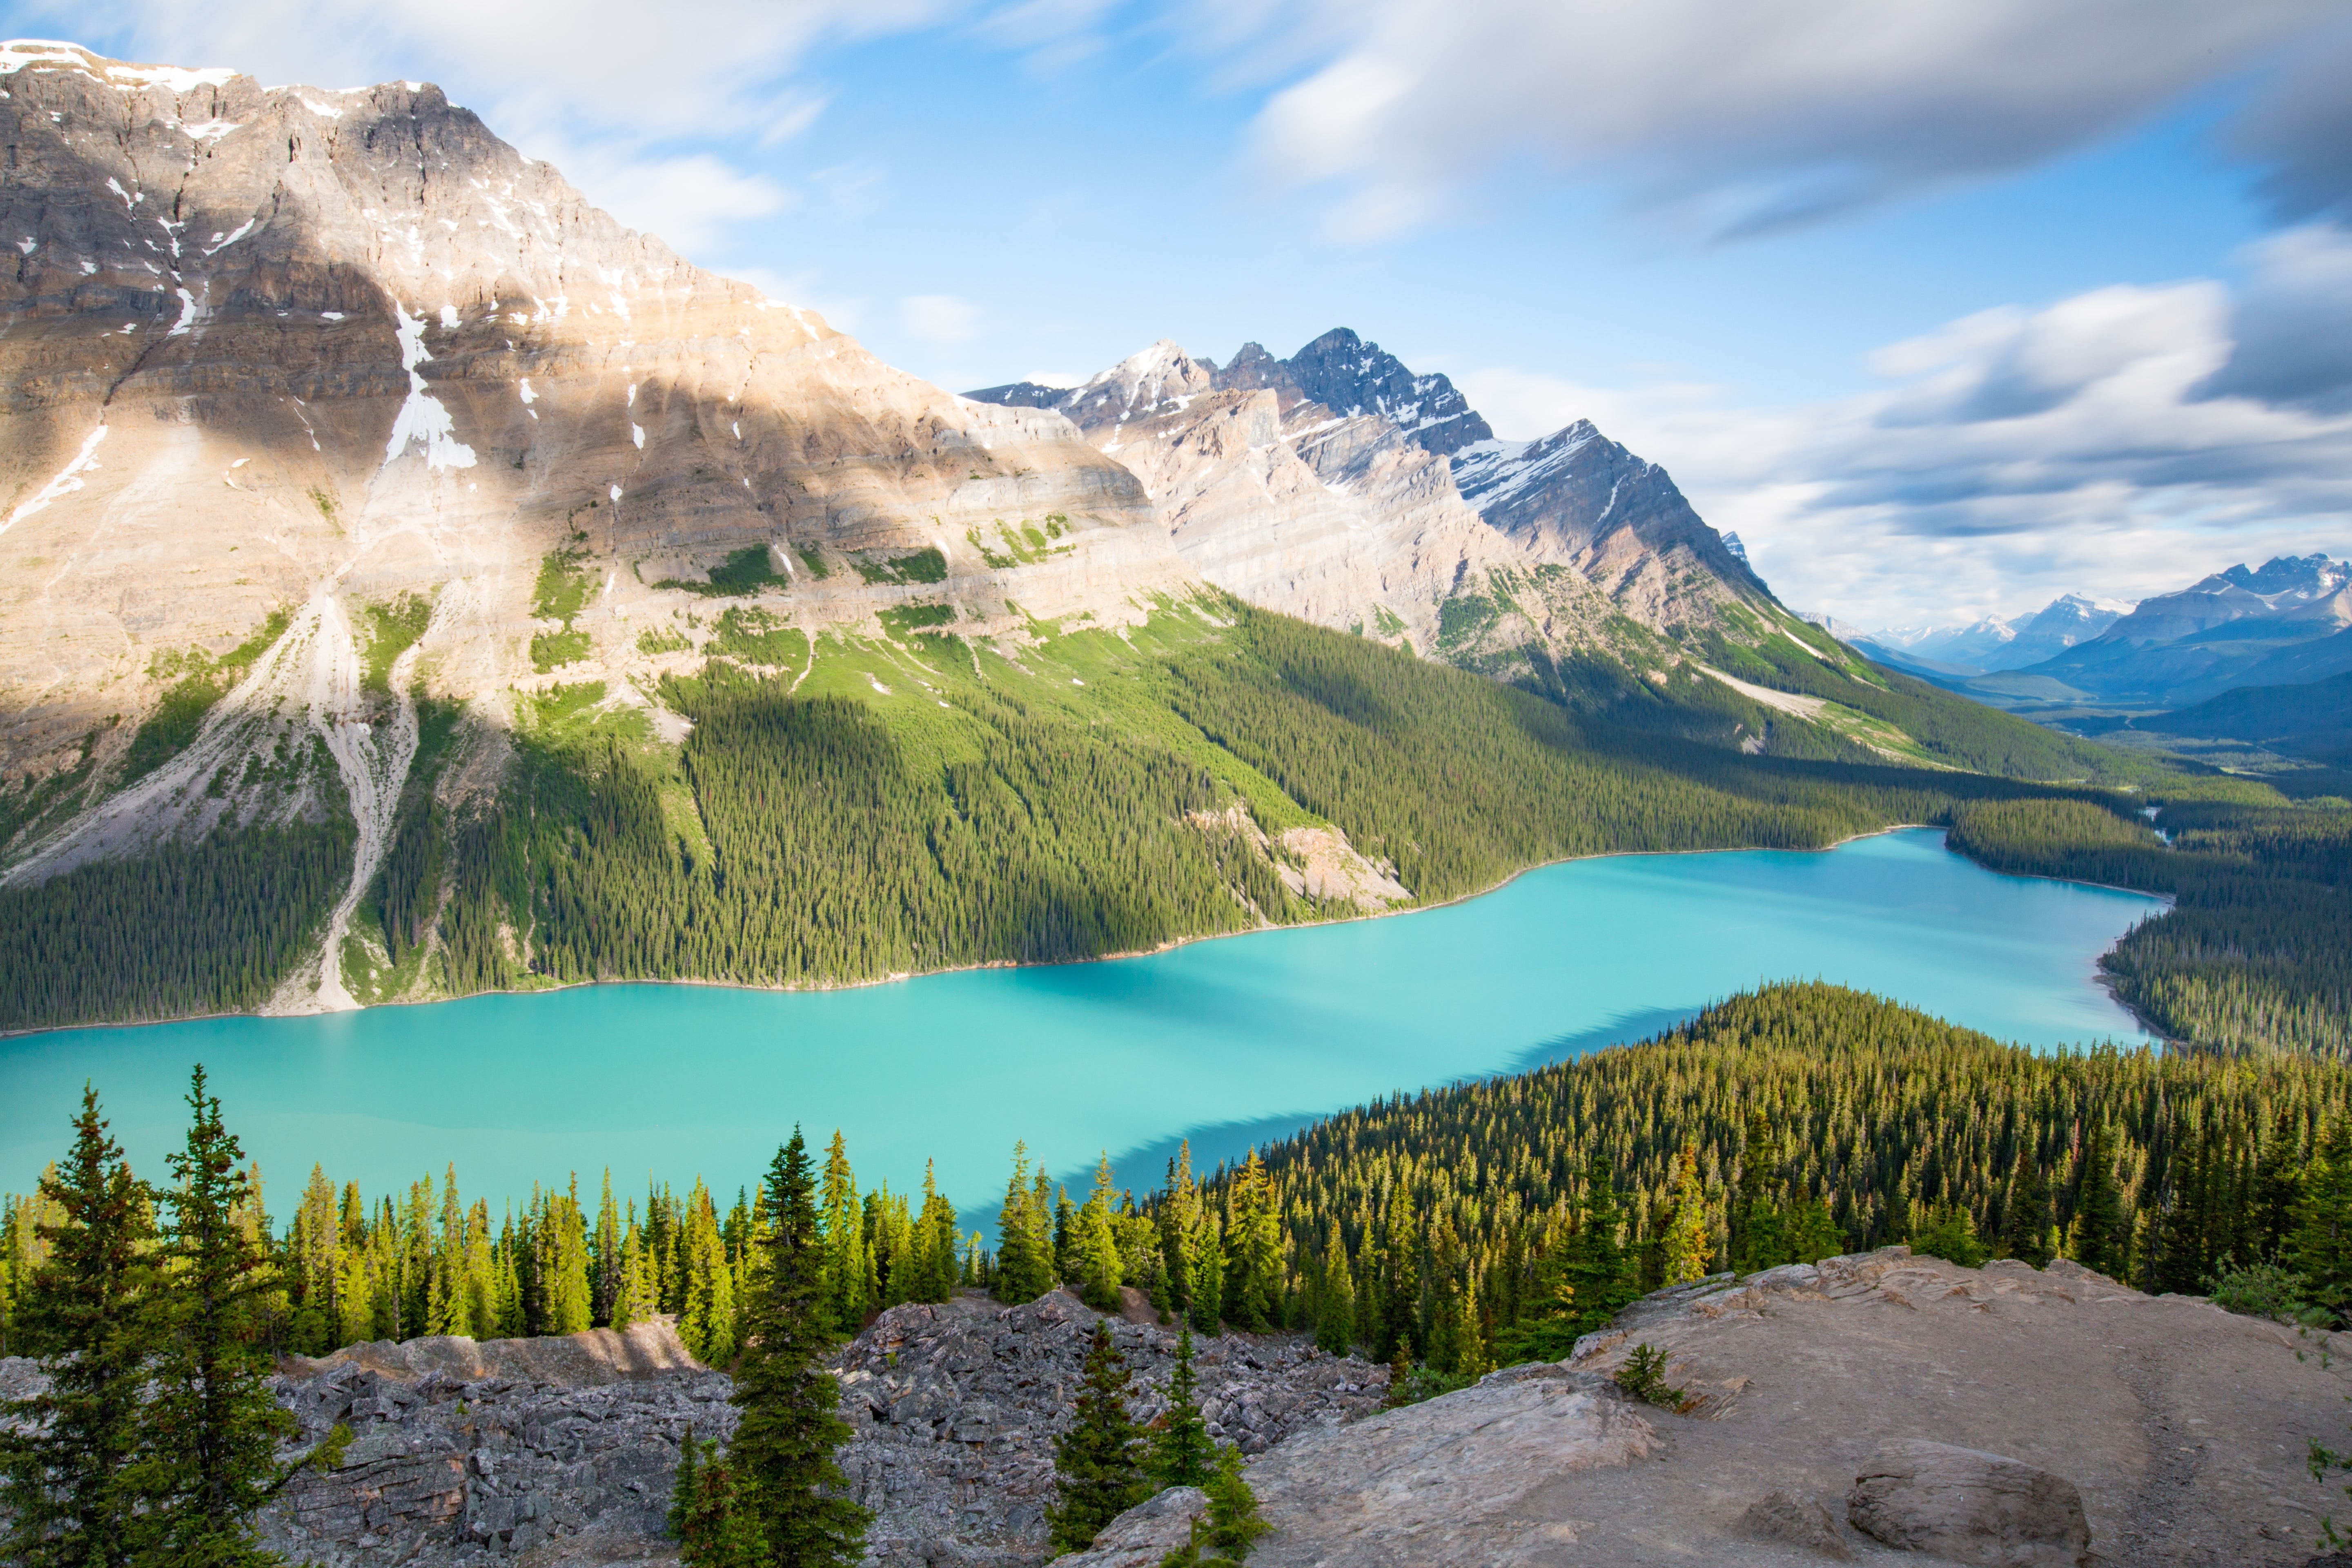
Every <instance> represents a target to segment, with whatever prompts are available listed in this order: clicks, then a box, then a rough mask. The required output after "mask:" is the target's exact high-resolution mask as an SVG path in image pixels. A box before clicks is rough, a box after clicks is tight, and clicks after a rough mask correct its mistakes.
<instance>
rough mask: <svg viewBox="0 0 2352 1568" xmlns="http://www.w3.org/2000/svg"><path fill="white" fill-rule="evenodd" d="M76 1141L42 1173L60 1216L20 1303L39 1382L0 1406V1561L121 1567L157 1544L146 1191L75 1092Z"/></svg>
mask: <svg viewBox="0 0 2352 1568" xmlns="http://www.w3.org/2000/svg"><path fill="white" fill-rule="evenodd" d="M73 1125H74V1142H73V1149H72V1152H70V1153H68V1155H67V1157H66V1162H65V1164H64V1166H63V1167H62V1168H61V1169H60V1170H58V1171H57V1172H56V1173H54V1174H52V1175H47V1176H44V1177H43V1178H42V1180H41V1196H42V1197H43V1198H44V1199H45V1200H47V1201H48V1202H50V1203H53V1204H55V1205H57V1207H58V1211H59V1213H60V1215H61V1219H60V1222H59V1223H58V1224H56V1225H45V1226H41V1227H40V1239H41V1240H42V1242H43V1243H44V1244H46V1245H47V1247H48V1249H49V1256H48V1258H47V1260H46V1261H45V1262H44V1263H43V1264H42V1265H41V1267H40V1268H37V1270H35V1272H34V1274H33V1278H32V1282H31V1285H30V1288H29V1289H27V1290H26V1292H25V1298H24V1301H23V1303H22V1307H21V1309H20V1310H21V1315H22V1317H23V1319H24V1321H25V1325H26V1329H27V1330H28V1331H30V1332H31V1333H32V1334H33V1335H34V1336H35V1337H36V1338H37V1341H38V1342H40V1343H42V1344H43V1345H45V1346H47V1347H49V1349H48V1353H46V1354H44V1355H43V1356H42V1357H41V1370H42V1371H43V1372H44V1373H47V1376H48V1379H49V1386H48V1388H47V1391H46V1392H44V1393H40V1394H34V1395H33V1396H31V1397H30V1398H27V1399H22V1400H16V1401H12V1402H11V1403H9V1404H8V1405H5V1406H0V1416H5V1417H6V1418H7V1420H5V1421H0V1513H4V1514H5V1516H6V1517H7V1520H8V1533H7V1535H6V1537H5V1542H0V1544H5V1552H0V1560H5V1561H6V1562H7V1563H11V1564H16V1565H18V1568H126V1565H128V1564H130V1563H132V1562H134V1561H135V1560H138V1559H139V1558H141V1557H142V1554H143V1553H144V1552H146V1551H147V1550H148V1549H149V1547H150V1546H151V1545H152V1530H151V1529H150V1528H149V1523H148V1521H147V1518H146V1513H147V1509H148V1506H149V1504H150V1502H151V1501H152V1497H151V1496H150V1495H148V1493H147V1489H146V1488H145V1487H143V1486H142V1477H141V1475H140V1474H139V1468H140V1467H139V1458H140V1455H141V1450H142V1447H143V1444H144V1438H145V1430H144V1425H145V1412H144V1409H143V1401H142V1394H143V1393H144V1390H145V1385H146V1382H147V1378H148V1374H149V1372H150V1363H151V1362H152V1356H153V1353H154V1350H155V1342H154V1341H155V1336H154V1317H153V1311H152V1300H151V1298H152V1291H153V1289H154V1281H153V1264H152V1257H151V1255H150V1249H149V1243H150V1241H151V1240H152V1226H151V1222H150V1218H149V1204H148V1196H147V1194H146V1192H145V1190H144V1188H143V1187H142V1184H141V1183H139V1182H138V1181H137V1180H136V1179H135V1178H133V1177H132V1175H131V1170H130V1167H129V1166H127V1165H125V1164H124V1163H122V1150H121V1146H120V1145H119V1144H117V1143H116V1142H114V1140H113V1139H112V1138H110V1137H109V1136H108V1135H107V1131H106V1129H107V1123H106V1121H105V1119H104V1118H102V1117H101V1116H100V1115H99V1107H98V1091H97V1090H96V1089H91V1088H89V1086H87V1085H85V1086H84V1087H83V1089H82V1097H81V1114H80V1115H79V1117H77V1118H75V1120H74V1124H73Z"/></svg>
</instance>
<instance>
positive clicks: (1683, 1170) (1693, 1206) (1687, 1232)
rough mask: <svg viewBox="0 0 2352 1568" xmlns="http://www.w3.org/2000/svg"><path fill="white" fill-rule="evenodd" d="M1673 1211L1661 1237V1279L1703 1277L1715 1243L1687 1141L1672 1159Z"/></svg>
mask: <svg viewBox="0 0 2352 1568" xmlns="http://www.w3.org/2000/svg"><path fill="white" fill-rule="evenodd" d="M1673 1203H1674V1212H1673V1215H1672V1217H1671V1218H1669V1219H1668V1220H1667V1222H1666V1228H1665V1234H1664V1237H1662V1238H1661V1245H1660V1252H1659V1263H1660V1267H1661V1268H1662V1270H1663V1272H1662V1274H1661V1277H1660V1278H1661V1282H1662V1283H1664V1284H1666V1285H1685V1284H1688V1283H1689V1282H1690V1281H1692V1280H1694V1279H1705V1278H1706V1272H1707V1268H1708V1267H1709V1265H1711V1264H1712V1263H1713V1262H1714V1261H1715V1244H1714V1243H1713V1241H1711V1240H1710V1239H1709V1238H1708V1236H1707V1230H1706V1189H1705V1188H1704V1187H1702V1186H1701V1185H1700V1184H1699V1179H1698V1151H1697V1149H1696V1148H1695V1147H1693V1146H1692V1145H1690V1144H1687V1143H1685V1145H1683V1152H1681V1153H1680V1154H1679V1155H1677V1156H1676V1157H1675V1176H1674V1184H1673Z"/></svg>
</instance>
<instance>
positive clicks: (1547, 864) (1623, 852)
mask: <svg viewBox="0 0 2352 1568" xmlns="http://www.w3.org/2000/svg"><path fill="white" fill-rule="evenodd" d="M1918 829H1931V830H1934V831H1937V832H1940V833H1944V834H1945V835H1946V836H1947V837H1946V853H1948V854H1959V851H1958V850H1955V849H1952V848H1951V847H1949V833H1950V830H1949V829H1948V828H1946V827H1943V826H1939V825H1938V824H1936V823H1932V822H1890V823H1888V824H1886V825H1885V826H1883V827H1874V828H1871V829H1868V830H1867V831H1864V832H1861V833H1849V834H1847V835H1846V836H1845V837H1843V838H1840V839H1837V840H1836V841H1834V842H1832V843H1829V844H1824V845H1822V846H1821V847H1819V848H1812V849H1781V848H1774V847H1769V846H1763V845H1744V846H1742V845H1725V846H1722V847H1717V848H1713V849H1611V850H1605V851H1603V852H1601V853H1600V854H1598V855H1563V856H1561V857H1559V858H1558V859H1554V860H1542V861H1538V862H1537V863H1535V864H1534V865H1530V866H1522V867H1520V868H1518V869H1517V870H1516V871H1513V872H1511V873H1510V874H1509V875H1508V876H1506V877H1504V878H1502V879H1499V880H1497V881H1496V882H1494V883H1491V884H1489V885H1488V886H1486V887H1484V888H1480V889H1475V891H1472V892H1467V893H1457V894H1455V895H1454V897H1452V898H1450V899H1444V900H1439V901H1438V902H1436V903H1414V904H1412V905H1409V906H1407V907H1405V908H1402V909H1397V908H1390V909H1383V910H1364V911H1362V912H1360V913H1358V914H1353V915H1348V916H1344V917H1341V918H1339V919H1337V920H1315V921H1302V922H1301V923H1299V924H1297V925H1288V926H1279V925H1263V926H1258V927H1256V928H1255V929H1253V930H1249V931H1203V932H1202V933H1201V934H1199V935H1197V936H1184V937H1177V938H1174V939H1173V940H1171V941H1169V942H1161V943H1160V945H1158V946H1157V947H1149V948H1132V949H1129V950H1128V951H1125V952H1099V953H1095V954H1093V955H1091V956H1089V957H1086V958H1057V959H1049V960H1040V961H1035V962H1028V963H1024V962H1023V961H1021V960H1018V959H1009V958H1000V959H990V960H988V961H986V962H984V963H959V964H954V965H950V966H948V967H944V968H940V969H919V970H909V971H907V972H905V973H898V974H884V975H877V976H875V977H874V978H872V979H870V980H830V981H819V982H814V983H804V984H791V985H762V984H758V983H757V982H753V981H744V980H717V979H711V978H709V977H706V976H700V975H670V976H640V977H632V978H627V979H612V980H570V981H561V982H556V983H552V984H545V985H533V986H529V987H524V988H509V989H505V990H491V991H473V992H468V993H467V994H464V995H462V996H431V997H420V998H416V999H414V1000H395V1001H389V1002H374V1003H369V1004H367V1005H363V1006H359V1007H353V1008H350V1009H344V1008H320V1010H319V1011H317V1012H314V1013H277V1014H272V1013H258V1012H247V1013H186V1014H180V1015H177V1016H172V1017H167V1018H134V1019H114V1020H94V1021H92V1022H89V1023H79V1024H51V1025H46V1026H42V1027H40V1028H37V1029H5V1030H0V1040H15V1039H24V1038H27V1037H34V1036H39V1035H63V1034H68V1033H72V1032H76V1031H80V1030H87V1029H144V1028H151V1027H153V1026H159V1025H164V1024H204V1023H211V1022H214V1021H216V1020H226V1019H232V1018H255V1019H270V1018H287V1019H296V1018H322V1017H329V1016H334V1015H337V1014H340V1013H342V1012H345V1011H349V1012H352V1013H366V1012H373V1011H375V1010H376V1009H378V1008H383V1007H436V1006H440V1005H444V1004H446V1003H451V1002H471V1001H475V1000H477V999H478V998H481V997H488V996H544V995H552V994H556V993H558V992H563V991H579V990H585V989H589V988H592V987H594V986H599V985H680V986H712V987H717V988H719V989H721V990H729V991H756V992H762V993H766V994H777V995H793V994H818V993H824V992H831V991H862V990H866V989H868V988H870V987H873V986H877V985H899V984H906V983H908V982H909V981H915V980H929V979H931V978H934V977H935V976H940V975H948V974H972V973H980V972H982V971H985V970H991V969H1056V968H1063V967H1067V966H1073V965H1076V964H1085V963H1122V962H1125V961H1128V960H1131V959H1138V958H1156V957H1158V956H1160V954H1162V953H1167V952H1175V951H1176V950H1177V949H1179V948H1184V947H1192V946H1194V945H1196V944H1199V943H1202V942H1227V941H1231V940H1234V939H1235V938H1239V937H1252V936H1266V935H1271V934H1273V933H1275V932H1278V931H1312V930H1316V929H1318V928H1320V927H1325V926H1342V925H1353V924H1356V923H1358V922H1360V921H1378V920H1391V919H1397V918H1402V917H1405V916H1411V915H1419V914H1428V913H1432V912H1433V911H1435V910H1445V909H1452V908H1454V906H1456V905H1459V904H1466V903H1469V902H1471V901H1472V900H1476V899H1483V898H1486V897H1488V896H1489V895H1491V894H1495V893H1499V892H1501V891H1502V890H1503V889H1506V888H1507V887H1509V886H1511V885H1512V884H1513V883H1514V882H1517V881H1518V880H1519V879H1521V878H1523V877H1529V876H1533V875H1534V874H1536V873H1537V872H1538V871H1548V870H1550V869H1551V868H1554V867H1558V866H1572V865H1577V864H1580V863H1581V862H1584V861H1588V860H1631V859H1650V858H1668V857H1679V856H1690V855H1828V854H1831V853H1833V852H1834V851H1836V850H1839V849H1843V848H1844V847H1846V846H1847V845H1849V844H1858V843H1860V842H1862V841H1863V840H1864V839H1867V838H1883V837H1885V836H1886V835H1888V834H1890V833H1908V832H1912V831H1915V830H1918ZM1960 858H1962V859H1964V860H1966V859H1968V857H1967V856H1965V855H1962V856H1961V857H1960ZM1969 864H1970V865H1971V866H1975V867H1977V868H1979V870H1983V871H1987V872H1990V873H1991V874H1992V875H1994V876H1997V877H2017V878H2021V879H2025V880H2029V881H2037V882H2062V883H2064V884H2066V885H2067V886H2069V887H2077V888H2097V889H2103V890H2105V891H2108V892H2116V893H2129V894H2131V895H2132V896H2133V897H2135V898H2143V899H2154V900H2158V901H2159V902H2161V903H2162V904H2163V905H2164V906H2165V908H2166V909H2167V910H2170V909H2171V907H2172V904H2173V900H2170V899H2168V898H2166V897H2165V896H2164V895H2162V894H2158V893H2149V892H2147V891H2145V890H2143V889H2137V888H2119V887H2115V886H2112V885H2111V884H2107V883H2103V882H2084V881H2077V880H2075V879H2073V878H2068V877H2051V876H2046V875H2042V874H2039V873H2035V872H2027V871H2000V870H1995V869H1994V868H1992V867H1990V866H1986V865H1983V864H1982V863H1981V862H1979V861H1976V860H1969ZM2120 940H2121V939H2118V941H2120ZM2106 951H2107V952H2113V951H2114V948H2113V947H2110V948H2108V949H2107V950H2106ZM2100 956H2101V957H2105V953H2104V952H2103V953H2102V954H2101V955H2100ZM2093 974H2094V977H2095V979H2096V981H2097V982H2098V984H2100V986H2101V987H2102V988H2103V989H2105V990H2106V991H2107V994H2108V995H2109V997H2110V998H2111V999H2113V1000H2114V1001H2115V1003H2116V1006H2118V1007H2121V1008H2122V1009H2123V1010H2124V1011H2125V1012H2126V1013H2127V1014H2129V1015H2130V1016H2131V1018H2132V1021H2133V1022H2134V1023H2136V1024H2137V1025H2138V1026H2140V1028H2141V1029H2142V1031H2143V1032H2145V1033H2147V1034H2148V1035H2150V1036H2152V1037H2156V1038H2158V1039H2159V1040H2165V1041H2167V1042H2168V1043H2169V1040H2170V1037H2168V1036H2167V1035H2165V1034H2164V1032H2163V1031H2162V1030H2159V1029H2156V1028H2153V1027H2151V1026H2149V1025H2148V1023H2147V1020H2146V1019H2145V1018H2142V1017H2141V1016H2139V1014H2138V1012H2137V1010H2136V1009H2134V1008H2133V1007H2132V1006H2130V1005H2129V1004H2127V1003H2126V1002H2124V1001H2123V1000H2122V999H2121V998H2120V997H2116V996H2115V994H2114V989H2113V987H2112V986H2111V985H2110V984H2108V981H2107V977H2106V974H2105V971H2104V970H2101V969H2099V968H2098V966H2097V963H2096V961H2094V963H2093Z"/></svg>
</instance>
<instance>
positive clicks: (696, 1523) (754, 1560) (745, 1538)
mask: <svg viewBox="0 0 2352 1568" xmlns="http://www.w3.org/2000/svg"><path fill="white" fill-rule="evenodd" d="M669 1533H670V1537H671V1539H672V1540H674V1541H676V1542H677V1543H678V1553H677V1559H678V1562H679V1563H682V1564H684V1568H765V1565H766V1564H767V1563H769V1562H770V1561H771V1556H770V1553H769V1551H768V1542H767V1541H766V1539H765V1538H764V1537H763V1536H762V1535H761V1532H760V1521H759V1519H758V1516H757V1515H756V1514H754V1513H753V1511H752V1510H751V1508H749V1507H748V1506H746V1500H745V1499H744V1496H743V1493H742V1489H740V1488H739V1487H738V1486H737V1485H736V1482H735V1469H734V1466H733V1465H732V1464H731V1463H730V1461H729V1459H728V1458H727V1456H726V1455H724V1454H722V1453H720V1452H719V1445H718V1444H717V1443H714V1442H710V1441H709V1440H698V1439H697V1438H696V1436H695V1435H694V1428H693V1427H691V1426H688V1428H687V1429H686V1440H685V1442H683V1443H682V1444H680V1445H679V1446H678V1451H677V1474H676V1476H675V1477H673V1478H672V1479H671V1482H670V1497H669Z"/></svg>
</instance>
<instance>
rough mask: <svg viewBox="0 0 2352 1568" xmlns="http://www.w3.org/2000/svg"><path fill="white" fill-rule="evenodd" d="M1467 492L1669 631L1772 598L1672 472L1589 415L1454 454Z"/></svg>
mask: <svg viewBox="0 0 2352 1568" xmlns="http://www.w3.org/2000/svg"><path fill="white" fill-rule="evenodd" d="M1454 483H1455V484H1456V485H1457V486H1458V487H1459V488H1460V489H1461V492H1462V498H1463V499H1464V500H1466V501H1468V502H1469V503H1470V504H1471V505H1472V506H1474V507H1475V508H1476V509H1477V510H1478V515H1479V516H1481V517H1483V518H1485V519H1486V521H1488V522H1490V523H1492V524H1493V525H1494V526H1495V527H1496V528H1497V529H1499V530H1501V531H1503V532H1504V533H1506V534H1507V535H1509V536H1510V537H1511V538H1512V539H1514V540H1517V541H1518V542H1520V543H1521V544H1522V545H1523V546H1525V547H1526V548H1527V549H1528V551H1529V552H1531V553H1532V554H1534V555H1535V556H1537V557H1538V558H1539V559H1542V560H1546V561H1557V562H1559V563H1563V564H1565V565H1569V566H1573V567H1574V568H1576V570H1577V571H1578V572H1580V573H1581V574H1583V575H1584V576H1585V577H1586V578H1587V579H1588V580H1589V581H1591V583H1592V584H1594V585H1595V586H1596V587H1598V588H1599V589H1600V590H1601V592H1602V593H1603V594H1605V595H1608V597H1609V599H1610V600H1611V601H1612V603H1614V604H1615V605H1618V607H1619V608H1621V609H1622V611H1623V612H1624V613H1625V614H1627V615H1629V616H1633V618H1634V619H1635V620H1637V621H1640V622H1642V623H1643V625H1645V626H1655V627H1658V628H1661V629H1666V628H1672V627H1677V626H1694V627H1705V626H1713V625H1715V624H1716V623H1717V621H1718V620H1719V619H1720V617H1721V611H1722V608H1723V606H1724V605H1727V604H1733V603H1738V602H1739V601H1742V600H1748V601H1752V602H1756V603H1758V604H1764V603H1769V592H1768V591H1767V590H1766V589H1765V587H1764V584H1763V582H1762V581H1761V580H1760V579H1759V578H1758V577H1757V575H1756V574H1755V573H1754V572H1753V571H1751V570H1750V569H1749V567H1748V560H1747V556H1746V554H1745V552H1741V553H1738V554H1735V553H1734V552H1732V551H1731V549H1730V548H1729V547H1728V546H1727V545H1726V544H1725V543H1724V541H1723V536H1722V535H1721V534H1718V533H1717V532H1716V531H1715V530H1714V529H1712V528H1710V527H1708V526H1707V524H1706V521H1705V520H1704V519H1702V518H1701V517H1700V516H1699V515H1698V513H1697V512H1696V511H1694V510H1692V509H1691V504H1690V502H1689V501H1687V500H1685V499H1684V498H1683V493H1682V491H1680V490H1678V489H1675V482H1674V480H1672V479H1669V478H1667V477H1666V471H1665V469H1664V468H1660V467H1658V465H1657V464H1655V463H1648V462H1643V460H1642V459H1641V458H1637V457H1635V456H1634V455H1633V453H1631V452H1629V451H1627V450H1626V449H1625V448H1624V447H1622V446H1620V445H1619V444H1618V443H1616V442H1614V441H1612V440H1610V439H1609V438H1608V437H1605V436H1603V435H1601V432H1600V431H1599V430H1597V429H1595V428H1593V426H1592V423H1591V421H1590V420H1585V419H1580V420H1578V421H1577V422H1576V423H1575V424H1573V425H1570V426H1568V427H1567V428H1566V429H1564V430H1560V431H1557V432H1555V433H1554V434H1552V435H1549V436H1547V437H1544V438H1543V439H1542V440H1540V441H1528V442H1515V441H1486V442H1481V443H1480V444H1478V445H1476V446H1474V447H1465V448H1463V449H1462V450H1460V451H1458V452H1456V453H1455V454H1454Z"/></svg>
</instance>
